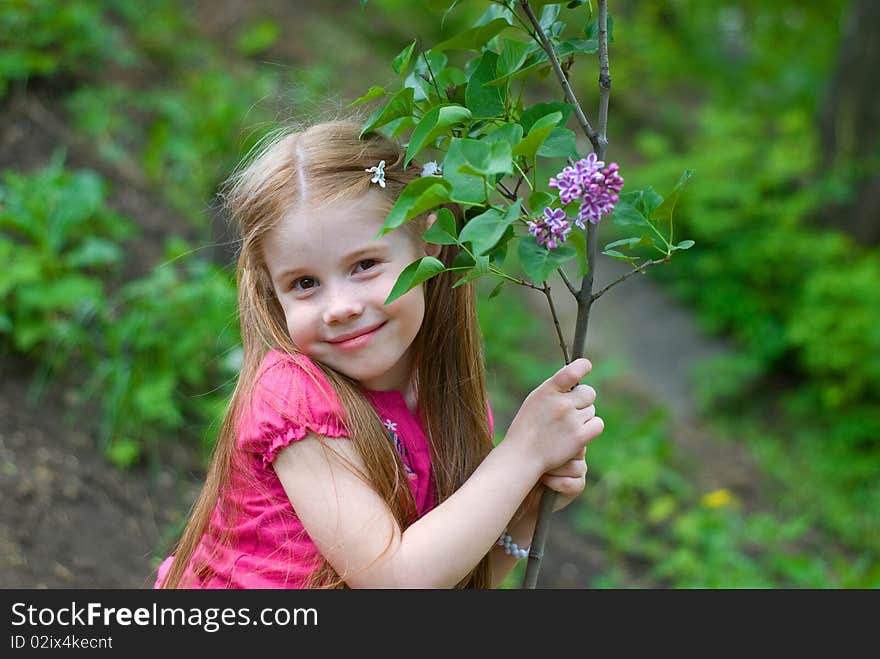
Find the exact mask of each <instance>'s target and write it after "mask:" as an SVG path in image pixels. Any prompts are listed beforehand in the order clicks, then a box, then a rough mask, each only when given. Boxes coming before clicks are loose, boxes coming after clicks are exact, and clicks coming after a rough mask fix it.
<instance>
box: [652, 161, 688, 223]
mask: <svg viewBox="0 0 880 659" xmlns="http://www.w3.org/2000/svg"><path fill="white" fill-rule="evenodd" d="M693 175H694V172H693V170H692V169H688V170H686V171H685V172H684V174H682V175H681V178H680V179H679V180H678V184H677V185H676V186H675V188H674V189H673V190H672V192H670V193H669V195H668V196H667V197H666V199H664V200H663V203H661V204H660V205H659V206H658V207H657V208H656V209H655V210H654V211H653V212H652V213H651V219H654V220H659V221H663V220H672V215H673V213H674V212H675V204H676V203H677V202H678V198H679V197H680V196H681V193H682V192H684V188H685V186H686V185H687V183H688V181H689V180H690V178H691V176H693Z"/></svg>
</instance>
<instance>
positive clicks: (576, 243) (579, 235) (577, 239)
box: [568, 229, 590, 277]
mask: <svg viewBox="0 0 880 659" xmlns="http://www.w3.org/2000/svg"><path fill="white" fill-rule="evenodd" d="M568 243H569V244H570V245H571V246H572V247H573V248H574V251H575V256H576V257H577V264H578V277H583V276H584V275H586V274H587V272H588V271H589V269H590V265H589V257H588V256H587V234H585V233H584V232H583V231H579V230H577V229H575V230H574V231H572V232H571V233H570V234H568Z"/></svg>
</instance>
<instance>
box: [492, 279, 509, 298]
mask: <svg viewBox="0 0 880 659" xmlns="http://www.w3.org/2000/svg"><path fill="white" fill-rule="evenodd" d="M506 283H507V280H506V279H502V280H501V281H499V282H498V284H497V285H496V286H495V288H493V289H492V292H491V293H489V299H490V300H491V299H492V298H493V297H496V296H497V295H498V294H499V293H500V292H501V289H502V288H503V287H504V284H506Z"/></svg>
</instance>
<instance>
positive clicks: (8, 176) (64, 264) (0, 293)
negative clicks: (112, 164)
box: [0, 152, 136, 366]
mask: <svg viewBox="0 0 880 659" xmlns="http://www.w3.org/2000/svg"><path fill="white" fill-rule="evenodd" d="M63 162H64V155H63V154H62V153H61V152H57V153H56V154H55V156H54V157H53V159H52V162H51V163H50V164H49V165H48V166H47V167H46V168H44V169H43V170H41V171H39V172H36V173H33V174H21V173H17V172H13V171H6V172H4V173H3V176H2V184H0V259H2V261H3V263H5V264H6V265H5V266H4V268H3V269H2V271H0V302H2V306H0V342H2V343H0V345H3V346H4V347H5V349H7V350H8V349H15V350H17V351H19V352H22V353H25V354H28V355H31V356H32V357H34V358H36V359H37V360H39V361H42V362H45V363H47V364H49V365H50V366H58V365H60V364H61V363H62V362H64V361H65V360H66V359H68V358H70V357H71V356H73V355H88V354H91V353H93V351H94V349H95V345H96V343H95V336H94V332H95V328H96V326H99V325H100V324H101V317H102V316H103V314H104V313H105V312H106V309H107V293H106V291H105V279H108V278H110V277H111V276H112V275H113V274H114V273H115V272H117V271H118V267H119V265H120V263H121V261H122V259H123V257H124V250H123V248H122V247H121V246H120V242H121V241H124V240H126V239H129V238H131V237H132V236H134V235H135V233H136V231H135V228H134V226H133V225H132V224H131V223H129V222H128V221H127V220H125V219H124V218H122V217H120V216H119V215H117V214H116V213H115V212H113V211H112V210H111V209H110V208H109V207H108V206H107V204H106V199H105V197H106V185H105V183H104V181H103V180H102V179H101V178H100V177H99V176H98V175H97V174H95V173H94V172H91V171H87V170H80V171H68V170H66V169H65V168H64V164H63Z"/></svg>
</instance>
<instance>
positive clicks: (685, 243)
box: [672, 240, 696, 252]
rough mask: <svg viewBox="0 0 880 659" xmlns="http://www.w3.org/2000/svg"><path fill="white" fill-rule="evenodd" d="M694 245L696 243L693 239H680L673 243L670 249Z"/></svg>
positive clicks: (687, 247)
mask: <svg viewBox="0 0 880 659" xmlns="http://www.w3.org/2000/svg"><path fill="white" fill-rule="evenodd" d="M694 245H696V243H695V242H694V241H693V240H682V241H681V242H680V243H678V244H677V245H673V247H672V251H673V252H674V251H675V250H677V249H690V248H691V247H693V246H694Z"/></svg>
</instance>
